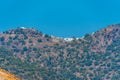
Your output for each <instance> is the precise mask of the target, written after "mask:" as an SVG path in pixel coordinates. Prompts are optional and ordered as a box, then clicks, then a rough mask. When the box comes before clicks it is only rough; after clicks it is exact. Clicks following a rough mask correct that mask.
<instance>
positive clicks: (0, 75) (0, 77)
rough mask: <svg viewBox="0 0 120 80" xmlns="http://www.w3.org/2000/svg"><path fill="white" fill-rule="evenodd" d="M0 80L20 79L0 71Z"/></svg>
mask: <svg viewBox="0 0 120 80" xmlns="http://www.w3.org/2000/svg"><path fill="white" fill-rule="evenodd" d="M0 80H20V79H19V78H17V77H16V76H14V75H13V74H11V73H9V72H7V71H5V70H3V69H0Z"/></svg>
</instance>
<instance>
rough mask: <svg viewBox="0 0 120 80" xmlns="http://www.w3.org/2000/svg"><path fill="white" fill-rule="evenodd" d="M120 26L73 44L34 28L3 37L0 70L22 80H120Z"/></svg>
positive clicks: (4, 34)
mask: <svg viewBox="0 0 120 80" xmlns="http://www.w3.org/2000/svg"><path fill="white" fill-rule="evenodd" d="M119 44H120V25H119V24H116V25H110V26H108V27H106V28H105V29H101V30H99V31H97V32H95V33H94V34H86V35H85V36H84V38H79V39H76V38H73V39H72V40H71V41H66V40H65V39H59V38H56V37H52V36H49V35H47V34H43V33H42V32H39V31H37V30H35V29H32V28H31V29H23V28H16V29H11V30H8V31H5V32H3V33H2V34H0V64H1V65H0V67H1V68H2V69H5V70H7V71H9V72H11V73H13V74H16V75H17V76H18V77H19V78H21V79H22V80H119V79H120V45H119Z"/></svg>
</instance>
